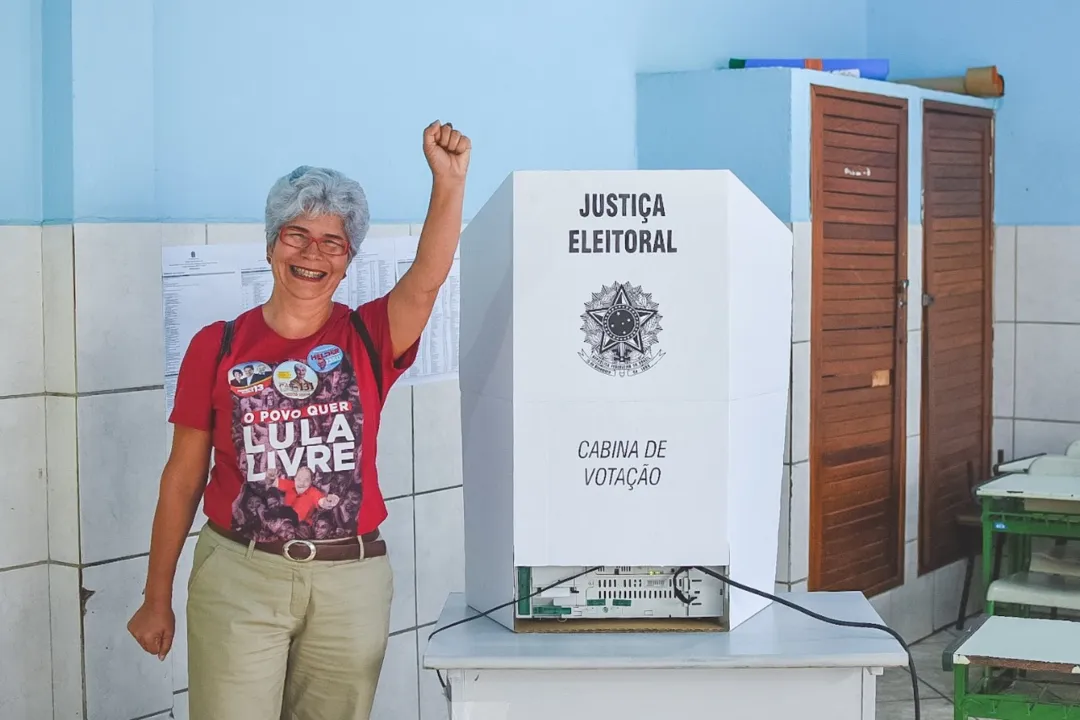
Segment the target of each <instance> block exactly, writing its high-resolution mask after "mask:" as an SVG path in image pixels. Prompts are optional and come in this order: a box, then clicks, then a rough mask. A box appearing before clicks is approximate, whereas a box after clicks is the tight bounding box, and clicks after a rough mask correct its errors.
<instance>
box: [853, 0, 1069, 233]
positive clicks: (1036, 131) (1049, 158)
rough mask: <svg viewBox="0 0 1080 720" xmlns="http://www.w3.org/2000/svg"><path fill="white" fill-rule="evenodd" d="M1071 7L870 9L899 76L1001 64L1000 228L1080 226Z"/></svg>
mask: <svg viewBox="0 0 1080 720" xmlns="http://www.w3.org/2000/svg"><path fill="white" fill-rule="evenodd" d="M1078 27H1080V5H1078V4H1077V3H1074V2H1069V1H1068V0H1042V1H1041V2H1034V3H1020V2H1013V1H1012V0H950V2H944V3H939V2H934V1H933V0H905V1H904V2H896V1H895V0H868V17H867V28H868V33H867V44H868V49H869V52H870V53H871V54H874V55H885V56H888V57H890V58H892V62H893V69H894V72H893V76H894V77H939V76H948V75H958V74H960V73H961V72H962V71H963V70H964V69H965V68H967V67H976V66H982V65H997V66H998V68H999V70H1000V71H1001V72H1002V74H1003V75H1005V83H1006V84H1005V98H1004V99H1002V101H1001V104H1000V108H999V110H998V113H997V122H996V129H995V140H996V153H997V156H996V158H995V166H994V174H995V183H996V185H995V188H996V193H995V206H996V208H995V210H996V212H995V220H996V222H997V223H999V224H1002V225H1080V202H1078V198H1080V133H1078V131H1077V118H1078V117H1080V94H1077V92H1076V82H1075V79H1074V78H1073V75H1072V72H1073V67H1074V66H1075V63H1076V58H1077V53H1076V50H1075V47H1076V29H1077V28H1078Z"/></svg>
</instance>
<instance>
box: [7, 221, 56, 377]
mask: <svg viewBox="0 0 1080 720" xmlns="http://www.w3.org/2000/svg"><path fill="white" fill-rule="evenodd" d="M0 246H3V248H4V262H3V265H0V307H2V308H4V342H3V343H0V367H3V368H4V371H3V372H2V373H0V395H29V394H31V393H40V392H44V391H45V366H44V358H45V354H44V347H45V337H44V332H45V331H44V327H43V323H44V320H43V318H42V286H41V228H40V227H38V226H32V227H18V226H2V225H0Z"/></svg>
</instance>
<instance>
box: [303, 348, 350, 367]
mask: <svg viewBox="0 0 1080 720" xmlns="http://www.w3.org/2000/svg"><path fill="white" fill-rule="evenodd" d="M343 357H344V353H342V351H341V348H339V347H338V346H337V345H320V346H319V347H317V348H315V349H314V350H312V351H311V352H310V353H308V357H307V364H308V365H309V366H311V367H313V368H315V371H316V372H320V373H327V372H330V371H331V370H333V369H334V368H336V367H337V366H338V365H340V364H341V359H342V358H343Z"/></svg>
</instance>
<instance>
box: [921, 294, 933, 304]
mask: <svg viewBox="0 0 1080 720" xmlns="http://www.w3.org/2000/svg"><path fill="white" fill-rule="evenodd" d="M922 304H923V307H930V306H931V305H933V304H934V296H933V295H931V294H930V293H927V292H924V293H923V294H922Z"/></svg>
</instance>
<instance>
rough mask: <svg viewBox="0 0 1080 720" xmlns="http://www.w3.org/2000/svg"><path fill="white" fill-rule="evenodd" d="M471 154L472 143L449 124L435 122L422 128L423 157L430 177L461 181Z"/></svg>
mask: <svg viewBox="0 0 1080 720" xmlns="http://www.w3.org/2000/svg"><path fill="white" fill-rule="evenodd" d="M471 152H472V141H470V140H469V138H468V137H466V136H465V135H462V134H461V131H459V130H455V129H454V126H453V125H451V124H450V123H446V124H445V125H443V124H442V123H440V122H439V121H438V120H436V121H435V122H433V123H431V124H430V125H428V126H427V127H426V128H424V157H426V158H427V162H428V166H429V167H431V174H432V175H435V176H437V177H445V178H451V179H463V178H464V177H465V173H466V172H467V171H468V169H469V154H470V153H471Z"/></svg>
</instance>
